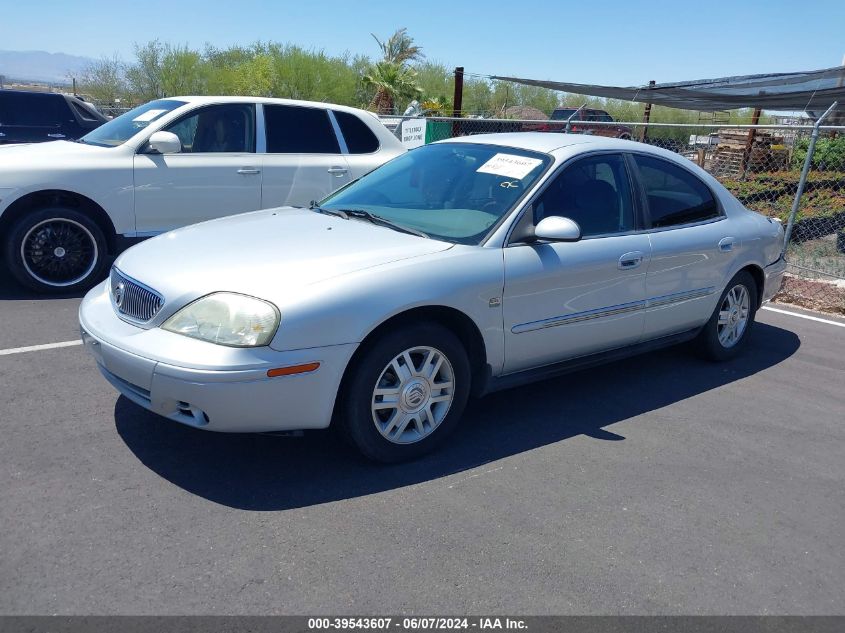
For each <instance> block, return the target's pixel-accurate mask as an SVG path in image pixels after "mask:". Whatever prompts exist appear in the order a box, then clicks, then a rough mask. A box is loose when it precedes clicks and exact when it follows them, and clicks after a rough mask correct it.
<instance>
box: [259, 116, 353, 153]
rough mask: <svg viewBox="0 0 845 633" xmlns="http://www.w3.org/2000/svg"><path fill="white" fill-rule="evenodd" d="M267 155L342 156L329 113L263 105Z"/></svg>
mask: <svg viewBox="0 0 845 633" xmlns="http://www.w3.org/2000/svg"><path fill="white" fill-rule="evenodd" d="M264 122H265V125H266V126H267V153H268V154H340V145H339V144H338V142H337V135H335V132H334V128H333V127H332V124H331V121H330V120H329V113H328V110H324V109H323V108H306V107H301V106H287V105H267V104H265V105H264Z"/></svg>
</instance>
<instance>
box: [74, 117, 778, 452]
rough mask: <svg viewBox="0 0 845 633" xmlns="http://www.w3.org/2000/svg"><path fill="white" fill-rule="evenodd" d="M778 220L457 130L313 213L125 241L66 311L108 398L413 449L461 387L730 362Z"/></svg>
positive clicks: (574, 153)
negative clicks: (686, 350)
mask: <svg viewBox="0 0 845 633" xmlns="http://www.w3.org/2000/svg"><path fill="white" fill-rule="evenodd" d="M782 240H783V230H782V228H781V226H780V225H779V224H778V223H777V222H774V221H772V220H769V219H767V218H765V217H763V216H761V215H758V214H756V213H754V212H751V211H749V210H748V209H745V208H744V207H743V206H742V205H741V204H740V203H739V202H738V201H737V200H736V199H735V198H733V197H732V196H731V195H730V194H729V193H728V191H726V190H725V188H724V187H722V186H721V185H720V184H719V183H718V182H717V181H716V180H714V179H713V178H712V177H711V176H710V175H708V174H707V173H706V172H704V171H703V170H701V169H699V168H698V167H696V166H695V165H693V164H692V163H690V162H689V161H687V160H686V159H684V158H682V157H680V156H677V155H675V154H673V153H670V152H667V151H663V150H660V149H657V148H654V147H650V146H647V145H641V144H638V143H633V142H630V141H620V140H615V139H607V138H601V137H590V136H583V135H577V136H575V135H560V134H541V133H522V134H495V135H487V136H472V137H466V138H460V139H452V140H450V141H445V142H440V143H435V144H432V145H427V146H424V147H421V148H419V149H416V150H414V151H411V152H409V153H407V154H405V155H403V156H401V157H399V158H396V159H395V160H393V161H391V162H389V163H388V164H386V165H384V166H382V167H380V168H379V169H376V170H375V171H373V172H371V173H370V174H368V175H367V176H364V177H363V178H361V179H359V180H357V181H354V182H352V183H351V184H349V185H347V186H346V187H344V188H342V189H340V190H339V191H337V192H335V193H334V194H332V195H330V196H329V197H328V198H326V199H325V200H323V201H321V202H320V203H319V204H318V205H314V206H313V207H312V208H310V209H306V208H279V209H271V210H264V211H256V212H253V213H247V214H243V215H237V216H232V217H228V218H223V219H220V220H214V221H211V222H206V223H203V224H197V225H194V226H190V227H186V228H183V229H179V230H176V231H172V232H170V233H167V234H164V235H162V236H159V237H157V238H154V239H152V240H149V241H147V242H145V243H143V244H140V245H138V246H135V247H134V248H132V249H130V250H128V251H126V252H125V253H124V254H123V255H121V256H120V257H119V258H118V259H117V261H116V262H115V266H114V268H113V269H112V272H111V277H110V279H109V280H107V281H106V282H104V283H102V284H101V285H99V286H97V287H96V288H94V289H93V290H92V291H91V292H90V293H89V294H88V295H87V296H86V297H85V300H84V301H83V303H82V306H81V308H80V314H79V317H80V323H81V326H82V332H83V339H84V341H85V343H86V345H87V347H88V349H89V350H90V351H91V353H92V354H93V356H94V357H95V359H96V361H97V364H98V366H99V368H100V370H101V372H102V374H103V375H104V376H105V378H106V380H108V381H109V382H110V383H111V384H112V385H113V386H114V387H115V388H116V389H117V390H118V391H119V392H120V393H122V394H123V395H124V396H126V397H127V398H128V399H130V400H132V401H133V402H135V403H137V404H138V405H140V406H142V407H145V408H147V409H149V410H151V411H154V412H155V413H158V414H160V415H162V416H165V417H167V418H169V419H171V420H173V421H175V422H180V423H183V424H188V425H191V426H194V427H196V428H199V429H206V430H210V431H229V432H238V431H252V432H261V431H280V430H294V429H318V428H325V427H327V426H329V425H330V424H335V425H339V426H340V427H341V428H342V430H343V431H344V433H345V434H346V436H348V438H349V439H350V440H351V441H352V443H353V444H354V445H355V446H357V447H358V448H359V449H360V450H361V451H362V452H363V453H364V454H365V455H367V456H368V457H370V458H373V459H376V460H381V461H398V460H403V459H409V458H413V457H416V456H419V455H421V454H422V453H424V452H426V451H428V450H430V449H432V448H433V447H434V446H435V445H437V444H438V443H439V442H441V441H443V440H444V438H446V437H447V436H448V434H449V432H450V431H451V430H452V429H454V427H455V426H456V425H457V424H458V422H459V420H460V418H461V415H462V413H463V411H464V407H465V405H466V403H467V400H468V398H469V397H470V396H478V395H482V394H484V393H487V392H490V391H493V390H497V389H502V388H506V387H510V386H513V385H517V384H521V383H523V382H525V381H530V380H536V379H540V378H546V377H549V376H553V375H557V374H560V373H562V372H566V371H570V370H572V369H577V368H580V367H585V366H588V365H592V364H595V363H599V362H604V361H608V360H613V359H618V358H620V357H622V356H627V355H631V354H636V353H640V352H644V351H648V350H653V349H655V348H657V347H662V346H665V345H672V344H676V343H681V342H684V341H693V342H694V345H695V347H696V348H697V349H698V350H699V351H700V353H702V354H703V355H705V356H707V357H708V358H711V359H714V360H726V359H730V358H732V357H733V356H735V355H736V354H738V353H740V352H741V351H742V350H743V348H744V347H745V346H746V344H747V342H748V336H749V331H750V330H751V327H752V324H753V322H754V315H755V312H756V310H757V309H758V308H759V307H760V305H761V304H762V303H763V302H764V301H767V300H768V299H770V298H771V297H772V295H773V294H774V293H775V292H776V291H777V289H778V287H779V285H780V282H781V278H782V276H783V272H784V268H785V264H784V261H783V259H782V257H781V244H782Z"/></svg>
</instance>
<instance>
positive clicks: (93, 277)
mask: <svg viewBox="0 0 845 633" xmlns="http://www.w3.org/2000/svg"><path fill="white" fill-rule="evenodd" d="M4 251H5V255H6V265H7V266H8V268H9V271H10V272H11V273H12V275H13V276H14V278H15V279H16V280H17V281H18V282H19V283H21V284H22V285H24V286H26V287H28V288H31V289H32V290H35V291H36V292H40V293H45V294H57V293H65V292H75V291H78V290H86V289H88V288H90V287H91V286H93V285H94V284H95V283H96V282H98V281H100V279H101V277H102V273H103V269H104V267H105V265H106V261H107V257H108V246H107V244H106V238H105V235H103V231H102V229H100V227H99V226H98V225H97V223H96V222H94V221H93V220H92V219H91V218H89V217H88V216H86V215H84V214H83V213H80V212H79V211H77V210H75V209H69V208H66V207H49V208H43V209H38V210H37V211H33V212H30V213H27V214H26V215H25V216H23V217H22V218H20V219H19V220H18V221H17V222H16V223H15V224H14V225H12V228H11V230H10V231H9V233H8V237H7V239H6V243H5V245H4Z"/></svg>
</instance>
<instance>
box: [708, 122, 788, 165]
mask: <svg viewBox="0 0 845 633" xmlns="http://www.w3.org/2000/svg"><path fill="white" fill-rule="evenodd" d="M718 135H719V144H718V145H717V146H716V151H715V152H714V154H713V158H712V162H711V169H712V171H714V172H716V173H719V174H731V175H741V172H742V165H743V159H744V157H745V153H746V151H748V149H747V148H748V130H737V129H732V128H724V129H720V130H719V132H718ZM788 163H789V152H788V151H787V149H786V148H785V147H783V136H776V135H775V134H774V133H773V132H772V131H771V130H757V131H756V133H755V134H754V141H753V142H752V145H751V150H750V152H749V153H748V162H747V171H748V172H759V171H779V170H782V169H786V168H787V166H788Z"/></svg>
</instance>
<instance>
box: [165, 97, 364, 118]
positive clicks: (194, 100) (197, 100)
mask: <svg viewBox="0 0 845 633" xmlns="http://www.w3.org/2000/svg"><path fill="white" fill-rule="evenodd" d="M164 98H165V99H173V100H175V101H186V102H187V103H190V104H211V103H233V102H234V103H244V102H248V103H274V104H277V105H292V106H305V107H311V108H314V107H318V108H331V109H332V110H341V111H343V112H356V113H359V114H360V113H361V112H366V113H367V114H369V115H371V116H373V117H376V115H375V114H373V113H372V112H368V111H367V110H362V109H361V108H353V107H350V106H344V105H340V104H336V103H325V102H322V101H303V100H300V99H281V98H278V97H250V96H246V95H243V96H197V95H187V96H179V97H175V96H174V97H164ZM376 118H378V117H376Z"/></svg>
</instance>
